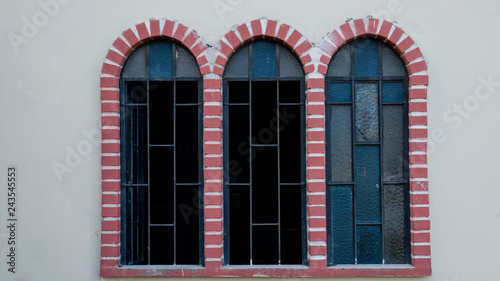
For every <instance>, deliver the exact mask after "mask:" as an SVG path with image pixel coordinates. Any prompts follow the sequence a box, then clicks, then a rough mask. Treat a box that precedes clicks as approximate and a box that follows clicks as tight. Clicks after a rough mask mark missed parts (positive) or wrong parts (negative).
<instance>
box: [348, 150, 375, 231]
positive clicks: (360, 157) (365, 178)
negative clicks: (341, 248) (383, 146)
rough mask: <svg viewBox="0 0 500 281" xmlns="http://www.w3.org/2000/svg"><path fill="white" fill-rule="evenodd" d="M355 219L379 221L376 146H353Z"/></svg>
mask: <svg viewBox="0 0 500 281" xmlns="http://www.w3.org/2000/svg"><path fill="white" fill-rule="evenodd" d="M355 153H356V154H355V155H356V157H355V159H356V160H355V165H354V172H355V180H356V220H357V221H358V222H380V160H379V158H380V156H379V147H378V146H368V145H357V146H356V148H355Z"/></svg>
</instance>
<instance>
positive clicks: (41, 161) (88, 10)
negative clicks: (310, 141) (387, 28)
mask: <svg viewBox="0 0 500 281" xmlns="http://www.w3.org/2000/svg"><path fill="white" fill-rule="evenodd" d="M42 1H43V2H45V1H47V0H42ZM61 2H63V1H62V0H61ZM64 2H68V3H67V4H64V5H63V4H61V5H59V11H57V12H55V13H54V14H53V15H50V16H49V17H48V20H47V22H46V24H45V25H42V26H40V27H39V28H38V31H37V32H35V33H34V34H28V35H33V37H32V38H25V39H26V40H27V42H25V43H22V44H20V45H19V46H18V49H19V50H18V52H17V53H16V52H14V48H13V47H12V44H11V42H10V41H9V37H8V36H9V35H8V34H10V33H14V34H17V35H19V36H22V35H23V33H22V28H23V25H24V22H23V17H26V18H27V19H29V20H30V21H32V20H33V16H34V15H39V12H41V11H43V10H42V8H41V6H40V4H39V2H38V1H25V0H23V1H20V0H17V1H8V0H3V1H2V5H1V9H0V33H1V36H0V46H1V47H0V85H1V90H0V280H23V281H24V280H29V281H31V280H75V281H78V280H99V279H100V277H99V256H100V240H99V231H100V218H101V217H100V203H101V202H100V200H101V199H100V195H101V191H100V190H101V189H100V147H99V146H92V147H91V150H92V151H91V153H90V155H88V156H85V157H83V158H82V161H81V163H78V164H77V165H76V166H75V167H74V168H71V169H72V171H71V172H68V173H65V174H64V175H63V176H62V180H59V179H58V177H57V176H56V174H55V173H54V171H53V169H52V164H53V163H55V162H58V163H61V164H65V165H66V164H67V163H66V159H65V158H66V156H67V153H68V151H67V149H68V148H69V149H76V148H77V146H78V145H81V144H82V143H83V142H85V141H86V140H87V138H86V137H85V135H84V134H83V130H89V131H90V130H92V129H99V128H100V104H99V99H100V98H99V94H100V93H99V76H100V71H101V66H102V62H103V61H104V57H105V55H106V53H107V50H108V48H109V47H110V46H111V44H112V43H113V41H114V40H115V38H116V37H117V36H118V35H120V34H121V32H122V31H124V30H126V29H127V28H129V27H132V26H133V25H135V24H137V23H140V22H143V21H145V20H148V19H150V18H168V19H171V20H178V21H180V22H182V23H183V24H186V25H187V26H189V27H190V28H193V29H195V30H197V32H198V33H199V35H200V36H202V37H203V38H204V39H205V40H206V41H207V43H209V44H211V45H213V44H215V43H216V42H217V41H218V40H219V39H220V38H221V37H222V36H223V35H224V34H225V33H226V32H227V31H229V30H230V29H231V28H232V27H234V26H235V25H237V24H240V23H243V22H248V21H250V20H253V19H256V18H259V17H262V16H265V17H267V18H270V19H277V20H280V21H283V22H285V23H288V24H290V25H291V26H293V27H294V28H296V29H298V30H299V31H300V32H302V33H303V34H304V35H305V36H306V37H307V38H308V39H309V40H310V41H311V42H314V43H319V42H321V39H322V38H323V37H324V36H325V35H326V34H327V33H328V32H329V31H331V30H332V29H334V28H337V27H338V26H340V25H341V24H342V23H343V22H345V20H346V19H347V18H359V17H365V16H367V15H373V16H375V17H380V18H387V17H390V19H391V20H394V21H397V22H398V24H399V26H400V27H401V28H403V30H404V31H405V32H406V33H408V34H409V35H410V36H412V38H413V39H414V40H415V41H416V42H417V44H418V45H419V46H420V48H421V50H422V52H423V53H424V56H425V57H426V60H427V62H428V64H429V75H430V83H431V84H430V86H429V99H428V101H429V133H430V139H431V142H434V144H435V145H434V146H431V147H430V150H431V151H430V155H429V179H430V196H431V198H430V200H431V219H432V233H431V244H432V261H433V275H432V276H430V277H425V278H418V280H425V281H427V280H429V281H430V280H435V281H445V280H446V281H466V280H471V281H497V280H499V278H500V270H499V267H498V266H499V264H500V188H499V187H498V176H499V172H498V169H499V168H500V165H499V164H498V163H499V162H498V159H499V158H500V146H499V145H498V143H499V142H498V140H499V139H500V110H499V108H500V84H499V85H494V86H493V88H491V90H492V93H491V95H490V96H489V97H487V98H485V99H484V100H480V101H479V103H478V105H477V107H473V105H474V104H473V103H472V102H473V101H474V99H473V98H472V96H473V95H474V92H475V89H476V87H477V86H478V85H481V82H480V81H479V80H478V79H479V78H480V77H484V78H485V79H487V78H488V76H490V75H491V76H492V80H493V81H499V82H500V71H499V70H498V64H499V62H500V52H499V51H498V50H499V48H498V46H499V45H500V37H499V36H498V35H499V31H498V30H499V29H498V23H499V22H500V12H499V10H500V2H498V1H494V0H488V1H486V0H483V1H465V0H462V1H451V0H446V1H430V0H425V1H423V0H421V1H411V0H399V1H398V0H377V1H373V0H364V1H326V0H323V1H320V0H313V1H291V0H280V1H269V0H254V1H240V0H208V1H207V0H197V1H132V0H106V1H97V0H92V1H79V0H65V1H64ZM217 5H219V10H217V9H216V6H217ZM224 7H225V8H226V9H227V10H223V9H224ZM228 7H229V8H228ZM217 11H218V12H217ZM37 13H38V14H37ZM42 20H43V19H42ZM484 90H485V89H482V91H484ZM482 93H483V92H482ZM484 93H487V91H486V92H484ZM464 101H468V102H470V104H468V106H469V107H468V108H469V109H472V111H467V110H466V112H465V113H466V114H464V115H463V116H461V115H459V114H458V113H456V112H454V110H455V109H454V106H457V105H460V104H463V103H464ZM450 110H451V112H450ZM445 113H446V114H448V117H451V118H454V119H453V120H455V121H452V122H450V120H448V121H447V119H445V118H444V117H443V114H445ZM458 120H460V121H461V122H460V124H458ZM433 132H440V134H441V137H433ZM432 140H434V141H432ZM437 142H439V143H437ZM9 165H16V166H17V169H18V187H17V191H18V202H17V203H18V210H17V211H18V213H17V215H18V218H19V222H18V229H17V231H18V232H17V240H18V241H17V242H18V252H17V255H18V257H17V258H18V264H17V273H16V274H11V273H9V272H7V264H6V263H5V261H6V257H5V255H6V251H7V243H6V235H7V228H6V218H7V202H6V196H7V184H6V183H7V167H8V166H9ZM145 279H150V278H145ZM211 279H214V278H211ZM370 279H371V278H359V280H370ZM114 280H125V279H120V278H116V279H114ZM131 280H132V279H131ZM133 280H138V279H133ZM155 280H156V279H155ZM336 280H358V278H350V279H342V278H336ZM393 280H408V278H394V279H393Z"/></svg>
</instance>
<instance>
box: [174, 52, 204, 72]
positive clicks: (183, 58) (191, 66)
mask: <svg viewBox="0 0 500 281" xmlns="http://www.w3.org/2000/svg"><path fill="white" fill-rule="evenodd" d="M175 51H176V52H175V57H176V59H177V60H176V65H175V68H176V70H175V74H176V75H175V76H177V77H201V74H200V70H199V68H198V63H197V62H196V59H195V58H194V56H193V55H192V54H191V52H189V51H188V50H187V49H186V48H184V47H182V46H180V45H177V44H176V45H175Z"/></svg>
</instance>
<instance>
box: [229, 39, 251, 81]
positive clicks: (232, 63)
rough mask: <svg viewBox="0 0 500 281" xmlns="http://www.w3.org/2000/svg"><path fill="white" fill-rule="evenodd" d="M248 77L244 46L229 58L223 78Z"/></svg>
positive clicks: (246, 47)
mask: <svg viewBox="0 0 500 281" xmlns="http://www.w3.org/2000/svg"><path fill="white" fill-rule="evenodd" d="M248 75H249V74H248V46H245V47H241V48H240V49H238V50H237V51H236V52H235V53H234V54H233V55H232V56H231V57H230V58H229V61H228V62H227V65H226V70H225V72H224V77H248Z"/></svg>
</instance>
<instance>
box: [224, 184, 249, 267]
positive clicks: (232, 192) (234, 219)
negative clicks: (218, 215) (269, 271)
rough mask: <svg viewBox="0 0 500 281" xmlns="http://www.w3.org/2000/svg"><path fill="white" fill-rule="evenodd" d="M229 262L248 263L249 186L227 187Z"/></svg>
mask: <svg viewBox="0 0 500 281" xmlns="http://www.w3.org/2000/svg"><path fill="white" fill-rule="evenodd" d="M229 235H230V236H229V258H230V261H229V263H230V264H250V188H249V187H248V186H230V187H229Z"/></svg>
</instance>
